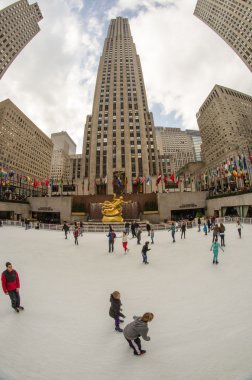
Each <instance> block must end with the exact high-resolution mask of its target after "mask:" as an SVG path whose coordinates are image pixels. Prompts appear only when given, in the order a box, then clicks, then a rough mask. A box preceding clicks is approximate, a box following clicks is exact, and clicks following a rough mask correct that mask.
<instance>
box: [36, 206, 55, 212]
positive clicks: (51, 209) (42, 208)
mask: <svg viewBox="0 0 252 380" xmlns="http://www.w3.org/2000/svg"><path fill="white" fill-rule="evenodd" d="M38 211H53V208H52V207H39V208H38Z"/></svg>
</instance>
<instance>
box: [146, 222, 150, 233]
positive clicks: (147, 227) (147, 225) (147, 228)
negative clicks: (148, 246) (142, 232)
mask: <svg viewBox="0 0 252 380" xmlns="http://www.w3.org/2000/svg"><path fill="white" fill-rule="evenodd" d="M150 229H151V226H150V225H149V223H147V224H146V230H147V231H150Z"/></svg>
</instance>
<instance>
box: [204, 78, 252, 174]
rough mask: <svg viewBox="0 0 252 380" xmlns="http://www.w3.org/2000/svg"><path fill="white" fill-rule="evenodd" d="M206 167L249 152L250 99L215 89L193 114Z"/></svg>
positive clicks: (251, 130)
mask: <svg viewBox="0 0 252 380" xmlns="http://www.w3.org/2000/svg"><path fill="white" fill-rule="evenodd" d="M197 122H198V126H199V130H200V134H201V138H202V153H203V156H204V157H205V162H206V165H207V166H208V167H210V166H213V165H214V164H216V165H217V164H219V163H220V162H221V161H223V160H224V161H225V160H226V159H229V158H230V157H231V156H233V155H242V154H246V153H247V152H248V150H250V149H251V148H252V97H251V96H249V95H246V94H243V93H241V92H238V91H235V90H232V89H230V88H226V87H223V86H220V85H215V86H214V88H213V90H212V91H211V93H210V94H209V95H208V97H207V99H206V100H205V102H204V103H203V105H202V106H201V107H200V109H199V112H198V113H197Z"/></svg>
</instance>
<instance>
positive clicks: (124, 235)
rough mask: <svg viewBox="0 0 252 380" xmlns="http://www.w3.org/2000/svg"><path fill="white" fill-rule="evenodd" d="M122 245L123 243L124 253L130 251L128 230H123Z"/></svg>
mask: <svg viewBox="0 0 252 380" xmlns="http://www.w3.org/2000/svg"><path fill="white" fill-rule="evenodd" d="M122 245H123V249H124V253H125V254H126V253H127V252H129V249H128V236H127V233H126V231H124V232H123V236H122Z"/></svg>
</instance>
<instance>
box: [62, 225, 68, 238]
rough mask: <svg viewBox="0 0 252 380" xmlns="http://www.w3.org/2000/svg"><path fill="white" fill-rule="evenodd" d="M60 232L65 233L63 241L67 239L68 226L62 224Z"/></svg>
mask: <svg viewBox="0 0 252 380" xmlns="http://www.w3.org/2000/svg"><path fill="white" fill-rule="evenodd" d="M62 231H64V232H65V239H67V233H68V231H69V227H68V225H67V224H66V222H64V224H63V227H62Z"/></svg>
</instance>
